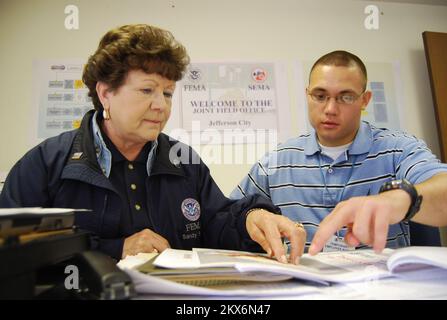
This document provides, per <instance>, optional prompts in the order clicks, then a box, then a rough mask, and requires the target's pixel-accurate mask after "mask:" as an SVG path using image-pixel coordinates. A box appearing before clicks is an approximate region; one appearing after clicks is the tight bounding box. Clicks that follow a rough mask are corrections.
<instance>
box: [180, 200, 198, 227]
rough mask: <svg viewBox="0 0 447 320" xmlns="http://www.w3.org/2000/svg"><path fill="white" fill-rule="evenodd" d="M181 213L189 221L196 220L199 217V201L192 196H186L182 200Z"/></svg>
mask: <svg viewBox="0 0 447 320" xmlns="http://www.w3.org/2000/svg"><path fill="white" fill-rule="evenodd" d="M182 213H183V215H184V216H185V218H186V219H188V220H189V221H196V220H197V219H199V218H200V204H199V202H198V201H197V200H196V199H193V198H186V199H185V200H183V202H182Z"/></svg>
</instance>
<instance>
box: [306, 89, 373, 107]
mask: <svg viewBox="0 0 447 320" xmlns="http://www.w3.org/2000/svg"><path fill="white" fill-rule="evenodd" d="M364 93H365V91H363V92H362V93H361V94H355V93H342V94H339V95H337V96H335V97H334V99H335V102H337V103H338V104H347V105H351V104H354V102H356V101H357V100H358V99H359V98H360V97H361V96H362V95H363V94H364ZM307 94H308V95H309V96H310V97H311V98H312V100H313V101H315V102H316V103H319V104H326V103H327V102H328V101H329V99H330V98H331V96H330V95H328V94H326V93H324V92H319V91H317V92H310V93H309V92H308V93H307Z"/></svg>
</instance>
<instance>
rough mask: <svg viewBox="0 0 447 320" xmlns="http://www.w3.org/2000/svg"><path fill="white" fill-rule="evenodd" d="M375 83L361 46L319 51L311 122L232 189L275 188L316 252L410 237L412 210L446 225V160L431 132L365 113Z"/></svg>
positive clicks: (421, 219)
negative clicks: (427, 136) (387, 123)
mask: <svg viewBox="0 0 447 320" xmlns="http://www.w3.org/2000/svg"><path fill="white" fill-rule="evenodd" d="M366 87H367V72H366V68H365V65H364V64H363V62H362V61H361V60H360V59H359V58H358V57H357V56H355V55H353V54H351V53H349V52H346V51H334V52H331V53H328V54H326V55H324V56H322V57H321V58H320V59H318V60H317V61H316V62H315V64H314V65H313V67H312V69H311V72H310V79H309V86H308V87H307V89H306V94H307V101H308V106H309V120H310V123H311V125H312V127H313V130H312V132H310V133H309V134H307V135H302V136H299V137H297V138H294V139H290V140H288V141H287V142H285V143H284V144H282V145H280V146H279V147H278V148H277V150H275V151H274V152H272V153H270V154H268V155H266V156H265V157H264V158H262V159H261V160H260V161H259V162H258V163H257V164H255V165H254V166H253V167H252V169H251V170H250V172H249V174H248V175H247V177H245V178H244V179H243V180H242V182H241V183H240V185H239V186H238V187H237V188H236V189H235V190H234V191H233V193H232V194H231V197H232V198H241V197H243V196H245V195H248V194H254V193H259V194H263V195H266V196H268V197H270V198H271V199H272V201H273V203H274V204H276V205H277V206H279V207H280V208H281V210H282V212H283V215H285V216H287V217H289V218H290V219H292V220H294V221H299V222H301V223H302V224H303V225H304V226H305V228H306V231H307V236H308V238H307V240H308V241H307V242H306V245H307V246H309V245H310V248H309V252H310V253H311V254H316V253H317V252H319V251H321V250H322V249H325V250H334V249H336V250H348V249H350V248H352V247H359V246H360V244H363V245H364V246H365V245H368V246H372V247H373V248H374V249H375V250H376V251H377V252H380V251H381V250H382V249H383V248H384V247H385V246H387V247H400V246H407V245H410V240H409V226H408V221H409V220H410V219H411V220H412V221H415V222H418V223H423V224H427V225H431V226H441V225H447V199H446V198H445V196H444V195H445V194H446V193H447V165H446V164H443V163H440V162H439V160H438V159H437V158H436V157H435V156H434V155H433V154H432V153H431V151H430V150H429V149H428V148H427V146H426V145H425V143H424V142H423V141H421V140H418V139H416V138H415V137H413V136H410V135H407V134H405V133H401V132H393V131H390V130H386V129H378V128H376V127H374V126H373V125H371V124H369V123H367V122H364V121H361V120H360V117H361V112H362V110H364V109H365V108H366V106H367V105H368V103H369V101H370V99H371V96H372V93H371V92H370V91H367V90H366ZM334 234H335V235H334ZM343 238H344V241H343ZM310 241H312V243H310Z"/></svg>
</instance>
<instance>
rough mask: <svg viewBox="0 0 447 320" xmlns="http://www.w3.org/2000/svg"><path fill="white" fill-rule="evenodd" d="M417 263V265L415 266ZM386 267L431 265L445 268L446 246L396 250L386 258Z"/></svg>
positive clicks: (396, 268)
mask: <svg viewBox="0 0 447 320" xmlns="http://www.w3.org/2000/svg"><path fill="white" fill-rule="evenodd" d="M418 264H419V266H417V265H418ZM387 265H388V269H389V270H390V271H392V272H399V269H402V268H408V267H411V265H413V266H414V267H416V268H417V267H421V265H431V266H436V267H439V268H444V269H447V247H407V248H401V249H398V250H396V251H395V252H394V253H393V254H392V255H391V256H390V258H389V259H388V263H387Z"/></svg>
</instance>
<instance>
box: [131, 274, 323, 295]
mask: <svg viewBox="0 0 447 320" xmlns="http://www.w3.org/2000/svg"><path fill="white" fill-rule="evenodd" d="M125 271H126V272H127V273H128V274H129V275H130V276H131V278H132V280H133V282H134V285H135V289H136V291H137V292H138V293H139V294H166V295H194V296H200V295H203V296H214V297H218V296H222V297H225V296H226V297H228V296H231V297H233V298H234V297H236V296H239V297H270V296H276V295H282V296H284V295H293V296H300V295H305V294H310V293H319V292H320V290H321V288H320V287H318V286H315V285H308V284H301V283H299V282H296V281H294V280H292V281H279V282H268V283H264V282H263V283H256V282H254V283H253V284H245V283H244V284H243V285H238V284H235V285H226V286H217V287H214V288H206V287H198V286H191V285H185V284H181V283H176V282H173V281H169V280H165V279H161V278H157V277H152V276H150V275H146V274H143V273H141V272H138V271H135V270H130V269H126V270H125Z"/></svg>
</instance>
